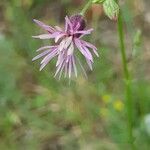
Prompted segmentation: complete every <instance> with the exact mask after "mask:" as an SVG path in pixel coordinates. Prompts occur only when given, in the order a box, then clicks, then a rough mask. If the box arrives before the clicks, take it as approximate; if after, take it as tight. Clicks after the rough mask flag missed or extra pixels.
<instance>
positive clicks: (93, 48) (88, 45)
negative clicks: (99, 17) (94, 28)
mask: <svg viewBox="0 0 150 150" xmlns="http://www.w3.org/2000/svg"><path fill="white" fill-rule="evenodd" d="M80 41H81V43H82V44H83V45H85V46H86V47H88V48H91V49H92V50H93V52H94V53H95V55H96V56H97V57H99V54H98V52H97V48H96V47H95V46H94V45H93V44H91V43H89V42H86V41H83V40H80Z"/></svg>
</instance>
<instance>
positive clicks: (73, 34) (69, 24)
mask: <svg viewBox="0 0 150 150" xmlns="http://www.w3.org/2000/svg"><path fill="white" fill-rule="evenodd" d="M34 22H35V23H37V24H38V25H39V26H40V27H41V28H43V29H44V30H46V31H47V32H48V33H47V34H42V35H38V36H33V37H34V38H39V39H54V41H55V45H54V46H44V47H41V48H39V49H38V50H37V51H38V52H39V51H42V53H40V54H39V55H37V56H36V57H34V58H33V61H34V60H37V59H39V58H41V57H44V58H43V60H42V61H41V67H40V70H42V69H43V68H44V67H45V66H46V65H47V64H48V63H49V62H50V60H51V59H52V58H54V57H57V62H56V73H55V76H57V75H58V74H59V78H60V77H61V76H62V74H64V75H65V77H66V76H68V77H69V78H70V77H71V76H72V74H74V75H75V76H76V77H77V67H76V65H77V64H79V66H80V67H81V70H82V71H83V73H84V74H86V73H85V70H84V68H83V66H82V64H81V62H80V60H79V59H78V57H77V54H76V49H78V50H79V51H80V52H81V53H82V55H83V56H84V57H85V60H86V62H87V64H88V66H89V67H90V69H91V70H92V64H93V56H92V53H91V52H90V49H91V50H92V52H93V53H94V54H95V55H96V56H99V55H98V53H97V48H96V47H95V46H94V45H92V44H91V43H89V42H86V41H84V40H81V38H82V37H83V36H85V35H88V34H91V32H92V31H93V29H89V30H85V27H86V23H85V20H84V19H83V16H81V15H74V16H71V17H70V18H69V17H67V16H66V18H65V29H64V30H63V29H62V28H60V27H58V26H55V27H51V26H48V25H45V24H44V23H42V22H40V21H38V20H35V19H34Z"/></svg>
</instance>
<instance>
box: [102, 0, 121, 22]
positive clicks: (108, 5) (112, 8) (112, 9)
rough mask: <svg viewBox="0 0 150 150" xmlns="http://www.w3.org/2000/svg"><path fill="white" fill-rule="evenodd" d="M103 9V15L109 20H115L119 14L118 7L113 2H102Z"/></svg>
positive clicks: (106, 0) (109, 0)
mask: <svg viewBox="0 0 150 150" xmlns="http://www.w3.org/2000/svg"><path fill="white" fill-rule="evenodd" d="M103 8H104V12H105V14H106V15H107V16H108V17H109V18H110V19H115V20H116V19H117V18H118V14H119V6H118V4H117V3H116V2H115V1H114V0H105V1H104V2H103Z"/></svg>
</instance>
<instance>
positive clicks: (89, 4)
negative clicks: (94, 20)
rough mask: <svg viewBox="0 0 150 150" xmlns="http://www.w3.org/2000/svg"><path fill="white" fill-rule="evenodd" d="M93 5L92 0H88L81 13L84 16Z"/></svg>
mask: <svg viewBox="0 0 150 150" xmlns="http://www.w3.org/2000/svg"><path fill="white" fill-rule="evenodd" d="M91 5H92V0H89V1H88V2H87V4H86V5H85V6H84V8H83V9H82V11H81V13H80V14H81V15H82V16H84V14H85V13H86V11H87V9H88V8H89V7H90V6H91Z"/></svg>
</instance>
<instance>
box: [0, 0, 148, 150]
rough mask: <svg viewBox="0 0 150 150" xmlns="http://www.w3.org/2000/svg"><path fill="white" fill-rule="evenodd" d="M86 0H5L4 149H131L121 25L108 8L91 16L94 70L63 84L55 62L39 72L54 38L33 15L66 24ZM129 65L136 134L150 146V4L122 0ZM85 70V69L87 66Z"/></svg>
mask: <svg viewBox="0 0 150 150" xmlns="http://www.w3.org/2000/svg"><path fill="white" fill-rule="evenodd" d="M85 2H86V0H1V1H0V150H123V149H125V150H127V149H129V145H128V142H127V128H126V127H127V125H126V116H125V97H124V83H123V82H124V81H123V79H122V78H123V74H122V71H123V70H122V64H121V57H120V51H119V48H118V47H119V46H118V38H117V27H116V22H115V21H111V20H109V19H108V18H107V17H106V16H105V15H104V14H103V10H102V7H101V6H98V5H93V6H92V8H91V9H90V10H89V11H88V13H87V14H86V19H87V24H88V25H87V26H89V27H91V26H92V27H93V28H94V29H95V30H94V32H93V35H92V36H90V37H88V38H87V40H88V41H90V42H92V43H94V44H95V45H96V46H97V47H98V52H99V54H100V58H95V63H94V71H93V72H90V71H89V70H88V68H86V71H87V74H88V79H84V77H82V76H81V75H79V76H78V78H77V79H73V81H71V84H69V82H68V80H66V79H62V80H61V81H57V80H56V79H55V78H53V75H54V71H55V64H54V63H53V62H52V63H50V64H49V65H48V66H47V67H46V69H44V71H42V72H39V61H37V62H34V63H33V62H32V61H31V60H32V58H33V57H34V56H35V55H37V53H36V52H35V50H36V49H37V48H39V47H41V46H42V45H45V44H47V43H49V41H46V42H45V41H41V40H35V39H32V37H31V36H32V35H36V34H39V33H42V32H43V30H41V29H40V28H39V27H37V26H36V25H35V24H34V23H33V21H32V19H33V18H36V19H38V20H41V21H43V22H45V23H47V24H51V25H60V26H63V24H64V17H65V15H72V14H76V13H78V12H79V11H80V10H81V9H82V7H83V6H84V4H85ZM121 2H122V3H121V6H122V8H121V9H122V10H123V17H124V25H125V32H126V47H127V54H128V63H129V66H130V71H131V74H132V78H133V86H132V88H133V102H134V110H133V111H134V133H133V134H134V136H135V144H136V146H137V149H138V150H149V148H150V69H149V68H150V67H149V65H150V42H149V41H150V33H149V31H150V9H149V6H150V2H149V1H147V0H145V1H144V0H143V1H140V0H132V1H130V0H124V1H121ZM85 67H86V66H85Z"/></svg>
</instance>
